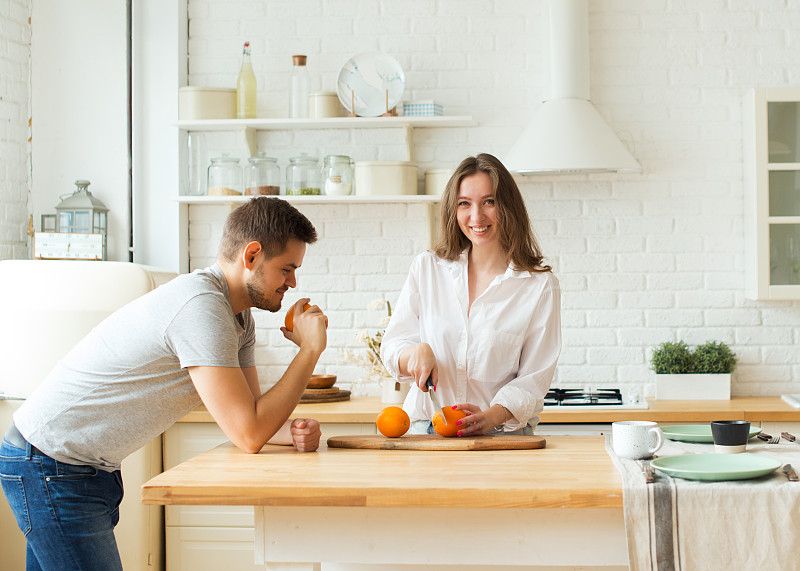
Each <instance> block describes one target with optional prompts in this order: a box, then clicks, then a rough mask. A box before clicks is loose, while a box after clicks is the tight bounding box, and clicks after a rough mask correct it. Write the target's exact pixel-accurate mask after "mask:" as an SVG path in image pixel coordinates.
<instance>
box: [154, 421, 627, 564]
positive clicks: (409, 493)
mask: <svg viewBox="0 0 800 571" xmlns="http://www.w3.org/2000/svg"><path fill="white" fill-rule="evenodd" d="M142 501H143V502H144V503H146V504H163V505H247V506H254V509H255V524H256V535H255V558H256V561H257V562H259V563H263V564H264V565H266V568H267V569H270V568H274V569H278V568H280V569H306V570H313V569H319V563H320V562H321V561H329V562H337V563H341V564H346V563H350V564H359V563H360V564H367V563H372V564H375V563H384V564H388V563H393V564H415V565H422V566H431V565H436V564H450V565H455V564H462V565H467V564H471V565H490V566H502V565H570V566H576V565H595V566H596V565H614V566H625V565H627V549H626V543H625V530H624V522H623V515H622V480H621V478H620V476H619V474H618V472H617V470H616V468H615V467H614V465H613V463H612V461H611V459H610V458H609V456H608V454H607V453H606V451H605V448H604V441H603V438H602V437H596V436H595V437H591V436H590V437H581V436H553V437H548V441H547V447H546V448H544V449H541V450H502V451H459V452H453V451H449V452H437V451H396V450H392V451H387V450H348V449H334V448H331V449H328V448H327V447H325V446H322V447H321V448H320V450H319V451H318V452H315V453H308V454H302V453H298V452H295V451H294V450H293V449H292V448H290V447H282V446H271V445H267V446H265V447H264V448H263V449H262V450H261V452H260V453H258V454H252V455H251V454H245V453H243V452H241V451H240V450H238V449H236V448H235V447H233V446H232V445H231V444H229V443H227V444H223V445H221V446H219V447H217V448H215V449H213V450H211V451H208V452H205V453H203V454H201V455H199V456H197V457H195V458H193V459H191V460H188V461H186V462H184V463H182V464H180V465H178V466H176V467H174V468H172V469H170V470H167V471H166V472H164V473H163V474H160V475H159V476H156V477H155V478H153V479H152V480H150V481H149V482H147V483H146V484H145V485H144V486H143V487H142ZM575 545H580V546H581V548H580V549H575ZM287 565H289V566H287Z"/></svg>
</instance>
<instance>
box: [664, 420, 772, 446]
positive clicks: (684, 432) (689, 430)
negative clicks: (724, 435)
mask: <svg viewBox="0 0 800 571" xmlns="http://www.w3.org/2000/svg"><path fill="white" fill-rule="evenodd" d="M659 428H660V429H661V432H663V433H664V438H669V439H670V440H680V441H681V442H711V443H712V444H713V442H714V437H713V436H711V424H680V425H675V426H660V427H659ZM759 432H761V428H759V427H757V426H750V435H749V436H748V437H747V438H753V436H755V435H756V434H758V433H759Z"/></svg>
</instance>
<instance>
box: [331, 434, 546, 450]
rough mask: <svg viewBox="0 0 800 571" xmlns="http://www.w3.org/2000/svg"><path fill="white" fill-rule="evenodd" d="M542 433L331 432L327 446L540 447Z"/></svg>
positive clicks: (405, 448) (389, 448)
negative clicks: (389, 434) (388, 435)
mask: <svg viewBox="0 0 800 571" xmlns="http://www.w3.org/2000/svg"><path fill="white" fill-rule="evenodd" d="M545 444H546V440H545V439H544V438H543V437H542V436H472V437H461V436H457V437H453V438H445V437H444V436H439V435H438V434H406V435H404V436H401V437H400V438H386V437H385V436H383V435H381V434H354V435H345V436H331V437H330V438H328V448H365V449H370V450H525V449H532V448H544V447H545Z"/></svg>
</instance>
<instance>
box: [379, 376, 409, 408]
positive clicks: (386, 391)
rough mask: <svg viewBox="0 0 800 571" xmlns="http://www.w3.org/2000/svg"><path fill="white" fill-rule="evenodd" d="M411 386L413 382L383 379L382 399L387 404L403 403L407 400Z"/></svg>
mask: <svg viewBox="0 0 800 571" xmlns="http://www.w3.org/2000/svg"><path fill="white" fill-rule="evenodd" d="M398 385H399V389H398V388H397V387H398ZM410 388H411V383H397V382H395V380H394V379H382V380H381V401H382V402H385V403H387V404H402V403H403V401H404V400H406V395H407V394H408V390H409V389H410Z"/></svg>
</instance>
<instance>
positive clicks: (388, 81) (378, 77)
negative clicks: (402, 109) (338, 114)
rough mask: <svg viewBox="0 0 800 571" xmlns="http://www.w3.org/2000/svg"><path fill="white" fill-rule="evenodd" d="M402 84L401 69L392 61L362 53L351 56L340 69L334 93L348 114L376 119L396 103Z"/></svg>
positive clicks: (384, 56) (404, 80)
mask: <svg viewBox="0 0 800 571" xmlns="http://www.w3.org/2000/svg"><path fill="white" fill-rule="evenodd" d="M405 83H406V78H405V75H404V74H403V68H402V67H400V64H399V63H398V62H397V60H396V59H394V58H393V57H391V56H388V55H386V54H381V53H371V52H365V53H362V54H358V55H357V56H353V57H352V58H350V59H349V60H348V61H347V63H345V64H344V66H342V69H341V71H340V72H339V80H338V83H337V85H336V92H337V93H338V95H339V101H341V103H342V105H344V108H345V109H347V110H348V111H350V112H351V113H355V114H356V115H358V116H359V117H378V116H380V115H383V114H384V113H386V111H387V110H389V109H392V108H393V107H394V106H395V105H397V104H398V103H399V102H400V98H401V97H402V96H403V89H405ZM387 96H388V102H387ZM351 101H352V104H351ZM353 107H355V109H353Z"/></svg>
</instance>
